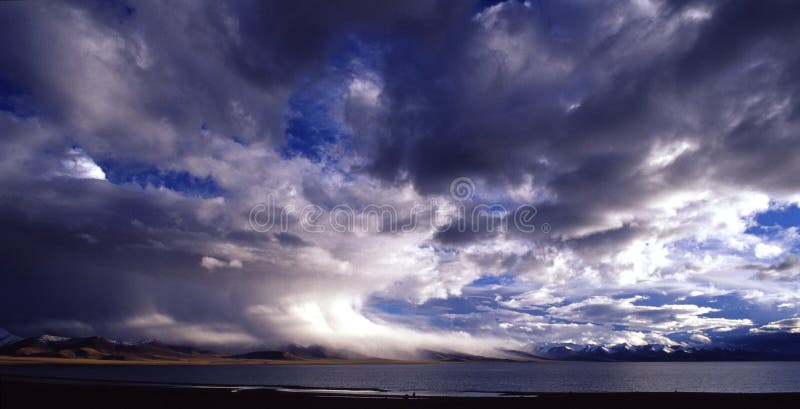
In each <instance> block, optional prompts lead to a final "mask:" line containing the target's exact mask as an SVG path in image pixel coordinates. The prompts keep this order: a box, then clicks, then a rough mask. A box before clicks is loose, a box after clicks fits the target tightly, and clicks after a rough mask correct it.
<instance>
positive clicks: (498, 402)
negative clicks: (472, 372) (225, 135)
mask: <svg viewBox="0 0 800 409" xmlns="http://www.w3.org/2000/svg"><path fill="white" fill-rule="evenodd" d="M798 404H800V394H705V393H574V394H567V393H540V394H530V395H525V396H495V397H411V396H409V397H405V396H388V397H387V396H380V395H370V394H360V395H352V394H343V393H336V392H327V391H326V392H313V391H305V392H286V391H279V390H274V389H236V388H219V387H217V388H215V387H202V386H198V387H185V386H181V387H171V386H153V385H146V386H145V385H110V384H73V383H50V382H41V381H29V380H24V379H23V380H20V379H10V378H7V377H6V378H0V407H1V408H2V409H16V408H82V409H90V408H102V409H108V408H115V409H116V408H147V409H152V408H193V409H195V408H225V409H229V408H230V409H235V408H281V407H283V408H340V407H346V408H376V409H379V408H482V409H500V408H503V409H505V408H523V407H524V408H528V409H530V408H559V409H561V408H638V409H642V408H645V409H649V408H653V407H659V408H661V407H668V408H677V409H686V408H703V409H708V408H714V407H719V408H731V407H735V408H740V407H742V408H758V409H763V408H789V407H798V406H797V405H798Z"/></svg>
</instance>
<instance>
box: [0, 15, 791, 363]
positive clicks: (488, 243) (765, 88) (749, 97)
mask: <svg viewBox="0 0 800 409" xmlns="http://www.w3.org/2000/svg"><path fill="white" fill-rule="evenodd" d="M797 38H800V4H798V3H797V2H793V1H766V2H756V1H724V2H717V1H672V2H660V1H652V0H637V1H593V2H575V1H569V0H566V1H545V0H542V1H533V0H528V1H524V2H522V1H517V0H509V1H505V2H494V1H480V2H469V1H433V0H425V1H416V0H411V1H402V2H401V1H387V2H383V1H382V2H373V1H344V0H343V1H337V2H329V1H292V2H289V1H281V2H249V1H241V2H215V1H174V2H172V1H171V2H157V1H144V2H129V1H121V0H120V1H111V2H99V1H98V2H72V1H67V2H50V1H43V2H24V3H3V4H0V231H1V232H2V234H0V266H2V267H0V327H2V328H5V329H7V330H8V331H11V332H12V333H15V334H18V335H39V334H42V333H51V334H57V335H66V336H88V335H95V334H99V335H104V336H108V337H111V338H115V339H123V340H138V339H158V340H161V341H164V342H169V343H180V344H191V345H200V346H204V347H208V348H214V349H219V350H247V349H253V348H257V347H265V346H274V345H282V344H286V343H291V342H294V343H300V344H304V345H308V344H322V345H326V346H331V347H336V348H347V349H349V350H352V351H357V352H361V353H365V354H371V355H376V356H404V354H411V353H413V351H415V350H417V349H420V348H426V349H454V350H459V351H465V352H473V353H487V351H489V352H490V351H493V350H495V349H496V348H523V349H524V348H527V347H530V346H531V345H538V344H546V343H574V344H591V345H611V344H619V343H628V344H631V345H643V344H649V343H657V344H670V345H672V344H683V345H695V346H713V345H722V344H724V343H725V342H726V340H729V339H731V337H735V336H744V335H747V336H758V335H759V334H773V333H777V332H800V255H799V254H798V253H800V231H799V230H798V227H799V226H800V208H798V204H800V178H798V175H800V160H798V156H799V155H800V134H799V132H800V78H798V76H799V75H800V42H798V41H796V39H797Z"/></svg>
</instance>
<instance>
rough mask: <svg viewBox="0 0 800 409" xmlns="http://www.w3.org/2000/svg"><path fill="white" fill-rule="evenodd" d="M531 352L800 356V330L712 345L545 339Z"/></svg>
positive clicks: (683, 357) (586, 357)
mask: <svg viewBox="0 0 800 409" xmlns="http://www.w3.org/2000/svg"><path fill="white" fill-rule="evenodd" d="M527 352H529V353H530V354H531V355H534V356H537V357H540V358H543V359H553V360H574V361H748V360H800V334H790V333H779V334H768V335H762V336H749V337H740V338H737V339H733V340H731V341H729V342H727V343H720V344H715V345H708V346H691V345H685V344H674V345H661V344H646V345H629V344H616V345H577V344H569V343H564V344H555V343H542V344H533V345H531V346H530V347H529V348H528V351H527Z"/></svg>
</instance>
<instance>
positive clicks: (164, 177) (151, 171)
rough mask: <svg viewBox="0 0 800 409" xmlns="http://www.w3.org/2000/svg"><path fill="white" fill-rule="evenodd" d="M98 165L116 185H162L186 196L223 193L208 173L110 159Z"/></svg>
mask: <svg viewBox="0 0 800 409" xmlns="http://www.w3.org/2000/svg"><path fill="white" fill-rule="evenodd" d="M98 165H99V166H100V167H101V168H102V169H103V172H105V174H106V179H107V180H108V181H110V182H111V183H114V184H118V185H120V184H136V185H139V186H141V187H142V188H144V187H146V186H153V187H157V188H162V187H163V188H166V189H169V190H174V191H176V192H179V193H182V194H184V195H187V196H197V197H202V198H210V197H219V196H223V195H224V193H225V192H224V190H223V189H222V188H221V187H220V186H219V185H217V183H216V182H215V181H214V178H212V177H211V176H210V175H209V176H205V177H199V176H195V175H192V174H191V173H189V172H187V171H184V170H180V171H178V170H167V171H163V170H159V169H158V168H156V167H154V166H152V165H146V164H122V163H118V162H116V161H111V160H107V161H100V162H98Z"/></svg>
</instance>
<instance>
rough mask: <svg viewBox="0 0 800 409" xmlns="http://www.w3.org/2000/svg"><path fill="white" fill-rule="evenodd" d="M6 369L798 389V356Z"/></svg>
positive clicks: (140, 376)
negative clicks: (723, 359)
mask: <svg viewBox="0 0 800 409" xmlns="http://www.w3.org/2000/svg"><path fill="white" fill-rule="evenodd" d="M0 374H3V375H30V376H44V377H67V378H81V379H90V380H115V381H128V382H129V381H146V382H157V383H190V384H203V385H241V386H246V385H260V386H303V387H315V388H344V389H382V390H389V391H396V392H403V391H416V392H417V393H423V392H430V393H456V392H468V391H478V392H502V391H516V392H566V391H573V392H598V391H599V392H631V391H638V392H643V391H648V392H656V391H675V390H677V391H685V392H800V362H658V363H650V362H635V363H634V362H624V363H608V362H563V363H472V364H439V365H436V364H433V365H286V366H257V365H247V366H71V367H66V366H42V367H32V366H27V367H2V366H0Z"/></svg>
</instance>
